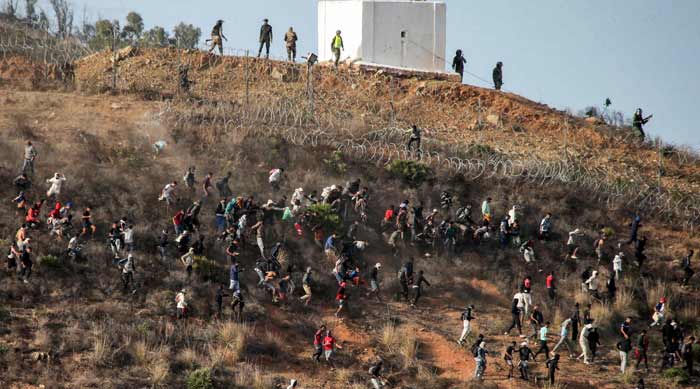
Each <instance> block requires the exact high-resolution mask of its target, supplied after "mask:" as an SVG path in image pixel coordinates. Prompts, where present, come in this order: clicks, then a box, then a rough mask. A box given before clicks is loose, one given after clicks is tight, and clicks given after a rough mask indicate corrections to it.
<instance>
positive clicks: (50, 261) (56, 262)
mask: <svg viewBox="0 0 700 389" xmlns="http://www.w3.org/2000/svg"><path fill="white" fill-rule="evenodd" d="M40 262H41V266H42V267H45V268H47V269H54V270H56V269H61V268H62V267H63V263H62V262H61V260H60V259H58V257H56V256H55V255H44V256H43V257H41V259H40Z"/></svg>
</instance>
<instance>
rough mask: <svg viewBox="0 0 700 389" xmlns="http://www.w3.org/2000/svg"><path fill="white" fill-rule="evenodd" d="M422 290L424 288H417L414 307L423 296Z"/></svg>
mask: <svg viewBox="0 0 700 389" xmlns="http://www.w3.org/2000/svg"><path fill="white" fill-rule="evenodd" d="M421 289H422V288H416V295H415V296H414V297H413V305H416V304H418V299H419V298H420V296H422V294H421Z"/></svg>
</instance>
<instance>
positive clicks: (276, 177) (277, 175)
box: [268, 168, 284, 190]
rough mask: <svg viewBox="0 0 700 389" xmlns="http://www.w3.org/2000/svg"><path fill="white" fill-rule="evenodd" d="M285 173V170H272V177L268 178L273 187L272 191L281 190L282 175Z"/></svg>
mask: <svg viewBox="0 0 700 389" xmlns="http://www.w3.org/2000/svg"><path fill="white" fill-rule="evenodd" d="M283 172H284V169H282V168H280V169H272V170H270V177H269V178H268V182H269V183H270V185H271V186H272V189H274V190H279V188H280V183H281V182H282V173H283Z"/></svg>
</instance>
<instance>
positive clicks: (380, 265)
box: [374, 262, 382, 269]
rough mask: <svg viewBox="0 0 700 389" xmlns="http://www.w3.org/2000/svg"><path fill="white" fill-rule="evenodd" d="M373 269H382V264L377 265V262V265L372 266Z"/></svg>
mask: <svg viewBox="0 0 700 389" xmlns="http://www.w3.org/2000/svg"><path fill="white" fill-rule="evenodd" d="M374 267H376V268H377V269H379V268H380V267H382V264H381V263H379V262H377V264H376V265H374Z"/></svg>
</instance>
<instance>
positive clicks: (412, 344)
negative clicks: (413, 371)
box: [381, 323, 420, 368]
mask: <svg viewBox="0 0 700 389" xmlns="http://www.w3.org/2000/svg"><path fill="white" fill-rule="evenodd" d="M381 342H382V344H383V345H384V346H385V347H386V349H387V351H388V352H389V353H390V354H393V355H396V356H399V357H400V358H401V360H402V361H403V366H404V368H407V367H410V366H414V365H416V363H417V357H418V349H419V346H420V344H419V342H418V339H417V338H416V335H415V332H414V331H413V330H411V329H409V328H407V327H397V326H396V325H395V324H392V323H387V324H386V325H384V328H382V333H381Z"/></svg>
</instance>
